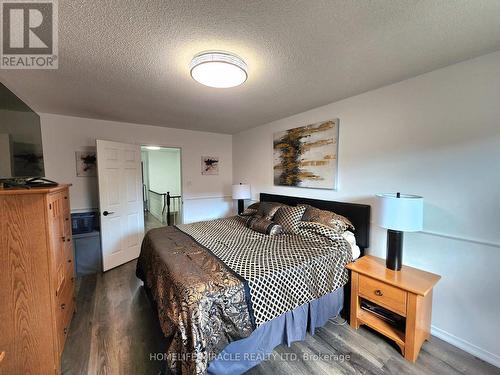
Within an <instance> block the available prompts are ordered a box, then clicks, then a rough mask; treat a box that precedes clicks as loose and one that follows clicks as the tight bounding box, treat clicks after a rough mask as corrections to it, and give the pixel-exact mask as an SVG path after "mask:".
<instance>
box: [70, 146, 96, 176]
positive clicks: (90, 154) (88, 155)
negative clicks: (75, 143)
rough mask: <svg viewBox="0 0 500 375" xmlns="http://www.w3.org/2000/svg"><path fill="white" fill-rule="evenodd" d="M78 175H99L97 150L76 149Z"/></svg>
mask: <svg viewBox="0 0 500 375" xmlns="http://www.w3.org/2000/svg"><path fill="white" fill-rule="evenodd" d="M75 155H76V175H77V176H78V177H96V176H97V158H96V152H95V151H76V152H75Z"/></svg>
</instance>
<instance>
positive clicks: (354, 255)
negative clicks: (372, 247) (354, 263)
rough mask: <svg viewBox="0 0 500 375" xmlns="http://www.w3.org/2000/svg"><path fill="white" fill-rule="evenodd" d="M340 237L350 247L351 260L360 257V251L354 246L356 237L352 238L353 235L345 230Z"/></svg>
mask: <svg viewBox="0 0 500 375" xmlns="http://www.w3.org/2000/svg"><path fill="white" fill-rule="evenodd" d="M342 237H344V239H345V240H346V241H347V242H348V243H349V246H351V252H352V260H354V259H358V258H359V256H360V255H361V250H360V249H359V246H358V245H356V237H354V233H352V232H350V231H348V230H346V231H345V232H344V233H342Z"/></svg>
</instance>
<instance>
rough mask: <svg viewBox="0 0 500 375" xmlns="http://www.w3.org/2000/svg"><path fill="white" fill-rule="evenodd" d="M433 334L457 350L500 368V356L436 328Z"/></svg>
mask: <svg viewBox="0 0 500 375" xmlns="http://www.w3.org/2000/svg"><path fill="white" fill-rule="evenodd" d="M431 334H432V335H434V336H436V337H438V338H440V339H441V340H443V341H446V342H448V343H450V344H451V345H453V346H456V347H457V348H460V349H462V350H464V351H466V352H467V353H470V354H472V355H473V356H475V357H478V358H480V359H482V360H483V361H486V362H488V363H491V364H492V365H493V366H496V367H500V356H498V355H496V354H493V353H490V352H489V351H487V350H484V349H482V348H480V347H479V346H476V345H474V344H471V343H470V342H468V341H465V340H463V339H461V338H459V337H457V336H455V335H452V334H451V333H449V332H446V331H444V330H442V329H441V328H437V327H435V326H431Z"/></svg>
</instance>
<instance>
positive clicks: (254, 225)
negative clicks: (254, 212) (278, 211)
mask: <svg viewBox="0 0 500 375" xmlns="http://www.w3.org/2000/svg"><path fill="white" fill-rule="evenodd" d="M247 227H248V228H250V229H253V230H254V231H256V232H259V233H263V234H268V235H270V236H274V235H275V234H279V233H281V231H282V228H281V225H278V224H276V223H273V222H272V221H270V220H266V219H263V218H261V217H255V216H254V217H251V218H249V219H248V220H247Z"/></svg>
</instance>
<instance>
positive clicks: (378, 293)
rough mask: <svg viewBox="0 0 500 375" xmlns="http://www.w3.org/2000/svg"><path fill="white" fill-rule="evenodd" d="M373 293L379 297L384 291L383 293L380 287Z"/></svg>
mask: <svg viewBox="0 0 500 375" xmlns="http://www.w3.org/2000/svg"><path fill="white" fill-rule="evenodd" d="M375 295H376V296H379V297H381V296H383V295H384V293H383V292H382V291H381V290H380V289H377V290H376V291H375Z"/></svg>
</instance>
